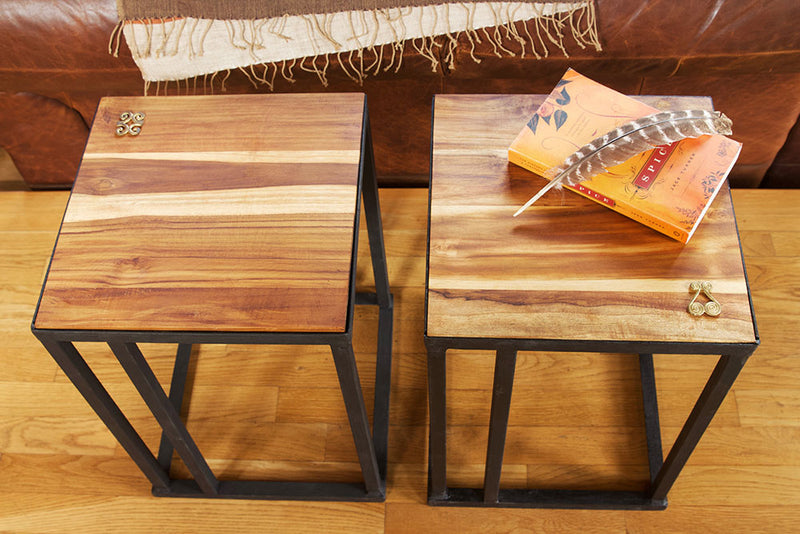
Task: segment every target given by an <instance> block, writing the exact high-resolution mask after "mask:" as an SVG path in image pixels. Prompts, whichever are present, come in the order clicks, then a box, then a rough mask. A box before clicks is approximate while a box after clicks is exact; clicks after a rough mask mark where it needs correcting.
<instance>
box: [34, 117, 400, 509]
mask: <svg viewBox="0 0 800 534" xmlns="http://www.w3.org/2000/svg"><path fill="white" fill-rule="evenodd" d="M363 117H364V118H363V126H362V138H361V161H360V163H359V178H358V194H357V197H356V199H357V201H356V211H355V221H354V238H353V250H352V259H351V267H350V296H349V301H348V311H347V321H346V327H345V331H344V332H342V333H319V332H309V333H305V332H303V333H291V332H165V331H158V330H153V331H138V332H134V331H100V330H53V329H37V328H36V327H35V326H32V331H33V333H34V335H35V336H36V337H37V338H38V339H39V340H40V341H41V343H42V344H43V345H44V346H45V348H46V349H47V350H48V352H49V353H50V354H51V356H52V357H53V358H54V359H55V361H56V362H57V363H58V365H59V366H60V367H61V369H62V370H63V371H64V373H65V374H66V375H67V377H68V378H69V379H70V380H71V381H72V383H73V384H74V385H75V386H76V387H77V389H78V390H79V391H80V393H81V394H82V395H83V397H84V398H85V399H86V401H87V402H88V403H89V405H90V406H91V407H92V408H93V409H94V411H95V412H96V413H97V415H98V416H100V418H101V419H102V420H103V422H104V423H105V424H106V426H107V427H108V428H109V430H111V432H112V433H113V435H114V437H115V438H116V439H117V440H118V441H119V443H120V444H121V445H122V447H123V448H124V449H125V450H126V452H127V453H128V454H129V455H130V456H131V458H132V459H133V460H134V462H135V463H136V464H137V466H138V467H139V468H140V469H141V471H142V472H143V473H144V474H145V476H147V478H148V479H149V480H150V482H151V483H152V485H153V494H154V495H156V496H168V497H204V498H238V499H276V500H330V501H373V502H380V501H383V500H384V499H385V497H386V463H387V442H388V433H389V389H390V382H391V365H392V362H391V360H392V317H393V299H392V295H391V293H390V290H389V278H388V271H387V265H386V256H385V250H384V244H383V230H382V223H381V215H380V204H379V197H378V184H377V177H376V173H375V161H374V154H373V149H372V140H371V134H370V128H369V118H368V115H367V108H366V102H365V105H364V114H363ZM362 198H363V202H364V212H365V219H366V222H367V232H368V236H369V245H370V256H371V260H372V270H373V273H374V277H375V288H376V291H375V292H374V293H356V290H355V285H356V284H355V277H356V262H357V256H358V233H359V219H360V203H361V199H362ZM40 299H41V298H40ZM40 303H41V300H40ZM362 304H366V305H376V306H378V307H379V315H378V341H377V355H376V367H375V369H376V371H375V398H374V408H373V425H372V428H370V424H369V419H368V416H367V410H366V406H365V403H364V397H363V394H362V390H361V382H360V380H359V376H358V370H357V368H356V361H355V356H354V353H353V345H352V333H353V314H354V308H355V306H356V305H362ZM37 313H38V305H37ZM85 341H94V342H105V343H107V344H108V345H109V347H110V348H111V350H112V352H113V354H114V355H115V356H116V358H117V360H118V361H119V362H120V364H121V365H122V367H123V368H124V370H125V372H126V373H127V374H128V376H129V377H130V379H131V381H132V383H133V384H134V386H135V387H136V389H137V390H138V392H139V394H140V395H141V396H142V398H143V400H144V401H145V403H146V404H147V406H148V408H149V409H150V411H151V412H152V413H153V415H154V417H155V418H156V420H157V421H158V423H159V425H160V426H161V428H162V431H163V432H162V438H161V445H160V448H159V451H158V456H157V457H156V456H154V455H153V453H152V452H151V451H150V449H149V448H148V447H147V445H146V444H145V443H144V441H143V440H142V438H141V436H139V434H138V433H137V432H136V430H135V429H134V428H133V426H132V425H131V424H130V422H129V421H128V419H127V418H126V417H125V415H124V414H123V413H122V411H121V410H120V408H119V407H118V406H117V404H116V403H115V402H114V400H113V399H112V398H111V396H110V395H109V394H108V392H107V391H106V389H105V388H104V386H103V385H102V384H101V383H100V381H99V379H98V378H97V377H96V376H95V374H94V373H93V372H92V370H91V369H90V368H89V366H88V364H87V363H86V361H85V360H84V359H83V357H82V356H81V354H80V353H79V352H78V350H77V349H76V347H75V346H74V344H73V343H74V342H85ZM138 343H176V344H178V349H177V353H176V358H175V366H174V370H173V374H172V380H171V384H170V388H169V392H168V393H167V392H165V391H164V389H163V388H162V387H161V385H160V384H159V382H158V380H157V379H156V377H155V375H154V374H153V371H152V369H151V368H150V366H149V365H148V363H147V361H146V360H145V358H144V356H143V355H142V353H141V351H140V350H139V347H138V345H137V344H138ZM207 343H208V344H213V343H221V344H265V345H267V344H282V345H284V344H291V345H328V346H330V349H331V353H332V355H333V360H334V363H335V366H336V371H337V375H338V378H339V385H340V387H341V390H342V396H343V398H344V403H345V407H346V410H347V415H348V419H349V422H350V428H351V431H352V434H353V439H354V442H355V447H356V452H357V454H358V459H359V463H360V466H361V472H362V475H363V483H361V484H359V483H342V482H291V481H268V480H261V481H256V480H231V481H228V480H218V479H217V477H216V476H215V475H214V473H213V472H212V471H211V469H210V467H209V466H208V463H207V462H206V459H205V458H204V457H203V455H202V453H201V452H200V450H199V448H198V447H197V445H196V444H195V442H194V440H193V439H192V436H191V435H190V434H189V432H188V430H187V429H186V425H185V424H184V422H183V420H182V419H181V416H180V407H181V404H182V402H183V398H184V395H185V394H186V393H187V392H186V391H185V384H186V379H187V374H188V369H189V363H190V358H191V349H192V345H193V344H207ZM173 449H174V451H176V452H177V453H178V455H179V456H180V458H181V459H182V460H183V462H184V463H185V465H186V467H187V469H188V470H189V472H190V473H191V475H192V477H193V479H189V480H185V479H172V478H171V477H170V465H171V462H172V455H173Z"/></svg>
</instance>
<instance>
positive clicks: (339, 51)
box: [109, 0, 601, 93]
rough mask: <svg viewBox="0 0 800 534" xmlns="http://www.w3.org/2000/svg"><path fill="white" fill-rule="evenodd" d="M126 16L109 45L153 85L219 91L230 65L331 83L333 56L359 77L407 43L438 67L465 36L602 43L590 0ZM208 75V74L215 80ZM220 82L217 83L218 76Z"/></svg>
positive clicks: (292, 1)
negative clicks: (123, 50)
mask: <svg viewBox="0 0 800 534" xmlns="http://www.w3.org/2000/svg"><path fill="white" fill-rule="evenodd" d="M117 8H118V12H119V17H120V22H119V24H118V25H117V28H116V29H115V30H114V32H113V33H112V35H111V38H110V41H109V52H110V53H112V54H114V55H117V54H118V52H119V48H120V40H121V38H122V36H124V38H125V41H126V43H127V44H128V48H129V49H130V50H131V54H132V56H133V59H134V61H135V62H136V64H137V65H138V67H139V69H140V70H141V72H142V77H143V79H144V80H145V93H148V91H150V90H151V87H150V86H151V85H152V84H153V83H155V84H156V93H158V92H159V91H161V86H162V84H163V85H164V86H165V87H166V85H167V84H168V83H169V82H172V81H174V82H176V83H177V85H178V87H180V83H181V82H183V83H184V84H185V85H184V87H185V88H186V90H187V91H188V87H189V84H190V83H191V84H193V85H194V86H195V87H196V86H197V83H198V77H202V84H203V87H204V91H205V88H206V86H207V84H210V85H209V87H210V89H211V90H212V91H213V90H214V87H215V83H216V85H217V86H218V87H219V89H221V90H224V89H225V80H226V79H227V77H228V76H229V75H230V72H231V71H232V70H236V69H238V70H239V71H241V72H243V73H244V74H245V75H246V76H247V77H248V78H249V79H250V81H251V82H252V83H253V84H254V85H255V86H256V87H258V86H259V85H262V84H263V85H266V86H268V87H269V88H270V89H272V88H273V87H274V84H275V80H276V78H278V75H279V74H280V77H282V78H284V79H285V80H287V81H289V82H292V81H294V77H295V75H296V72H298V71H306V72H311V73H314V74H315V75H316V76H318V77H319V79H320V82H321V83H322V84H323V85H327V70H328V67H329V65H330V64H331V63H332V61H331V60H332V59H335V60H336V62H335V63H336V64H337V65H338V67H339V68H341V70H342V71H343V72H344V73H345V74H346V75H347V76H348V77H350V78H351V79H352V80H353V81H354V82H356V83H357V84H362V83H363V81H364V79H366V78H367V77H368V76H374V75H377V74H379V73H381V72H387V71H394V72H397V71H398V70H399V69H400V68H401V66H402V61H403V52H404V51H405V50H406V47H412V48H413V50H415V51H416V52H417V53H419V54H420V55H421V56H423V57H425V58H427V59H428V60H429V61H430V64H431V69H432V70H433V71H434V72H435V71H437V69H439V68H442V67H444V68H447V69H451V70H452V69H454V68H455V67H456V63H455V58H456V51H457V48H458V46H459V43H466V45H467V46H468V49H469V51H470V52H469V53H470V56H471V57H472V59H473V60H474V61H476V62H480V61H481V60H480V59H479V58H478V57H477V56H476V55H475V54H474V52H475V46H476V44H480V43H483V42H488V43H489V44H490V46H491V47H492V48H493V51H494V53H495V55H497V56H503V55H506V56H523V57H524V56H525V55H526V54H527V55H532V56H535V57H537V58H541V57H545V56H547V55H548V54H549V53H550V52H551V49H553V50H554V51H558V52H560V53H562V54H564V55H565V56H566V55H568V54H567V50H566V46H565V42H564V41H565V36H566V35H571V37H572V40H573V41H574V43H576V44H577V45H578V46H579V47H581V48H586V47H592V48H594V49H595V50H597V51H598V52H599V51H600V50H601V47H600V41H599V38H598V35H597V25H596V18H595V8H594V3H593V0H576V1H572V2H538V1H515V2H446V1H445V2H443V1H442V0H403V1H402V2H398V1H397V0H394V1H392V0H340V1H333V0H246V1H237V2H223V1H219V0H218V1H210V0H117ZM209 77H210V80H209V79H208V78H209ZM215 80H216V81H215Z"/></svg>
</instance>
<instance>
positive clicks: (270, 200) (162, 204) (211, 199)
mask: <svg viewBox="0 0 800 534" xmlns="http://www.w3.org/2000/svg"><path fill="white" fill-rule="evenodd" d="M354 205H355V189H354V188H353V187H352V186H339V185H337V186H326V187H325V188H321V187H317V186H313V185H311V186H305V185H295V186H279V187H268V188H248V189H236V190H216V191H193V192H180V193H152V194H140V195H113V196H95V195H82V194H75V195H73V196H72V198H70V202H69V209H68V210H67V213H66V216H65V217H64V222H65V223H73V222H80V221H92V220H113V219H117V218H121V217H130V216H144V217H148V216H149V217H197V215H198V214H202V216H201V218H203V219H206V218H209V217H225V216H236V217H248V216H253V215H279V214H283V215H289V214H294V213H320V214H324V213H341V214H350V213H353V212H354Z"/></svg>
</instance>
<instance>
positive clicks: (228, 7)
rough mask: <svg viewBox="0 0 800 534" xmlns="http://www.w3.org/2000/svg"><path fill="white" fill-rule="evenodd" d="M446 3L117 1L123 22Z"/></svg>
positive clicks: (387, 0)
mask: <svg viewBox="0 0 800 534" xmlns="http://www.w3.org/2000/svg"><path fill="white" fill-rule="evenodd" d="M443 3H446V2H443V1H442V0H402V2H398V1H397V0H339V1H334V0H247V1H239V2H219V1H216V0H215V1H211V0H117V11H118V13H119V18H120V19H121V20H139V19H149V18H165V17H173V16H181V17H196V18H205V19H259V18H272V17H280V16H283V15H308V14H312V13H337V12H340V11H372V10H375V9H391V8H403V7H418V6H429V5H436V4H443Z"/></svg>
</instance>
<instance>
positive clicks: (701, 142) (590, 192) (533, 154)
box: [508, 69, 741, 243]
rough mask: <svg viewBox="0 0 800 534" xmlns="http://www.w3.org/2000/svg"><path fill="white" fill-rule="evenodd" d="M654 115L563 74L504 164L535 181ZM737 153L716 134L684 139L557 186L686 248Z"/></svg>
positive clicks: (619, 96) (580, 78) (630, 100)
mask: <svg viewBox="0 0 800 534" xmlns="http://www.w3.org/2000/svg"><path fill="white" fill-rule="evenodd" d="M658 111H659V110H657V109H655V108H653V107H651V106H648V105H646V104H644V103H642V102H639V101H638V100H635V99H633V98H631V97H628V96H625V95H623V94H622V93H619V92H617V91H614V90H613V89H610V88H608V87H606V86H604V85H602V84H599V83H597V82H595V81H593V80H590V79H589V78H586V77H585V76H582V75H581V74H579V73H577V72H575V71H574V70H572V69H569V70H568V71H567V72H566V74H564V76H563V78H562V79H561V80H560V81H559V82H558V84H557V85H556V87H555V89H554V90H553V92H552V93H550V95H549V96H548V97H547V99H546V100H545V101H544V103H542V105H541V106H540V107H539V109H538V110H537V111H536V113H535V114H534V115H533V117H532V118H531V119H530V120H529V121H528V123H527V124H526V125H525V126H524V127H523V128H522V131H520V133H519V135H518V136H517V138H516V139H515V140H514V142H513V143H512V144H511V146H510V147H509V149H508V159H509V161H510V162H511V163H514V164H517V165H519V166H521V167H524V168H526V169H528V170H530V171H533V172H535V173H537V174H540V175H541V174H543V173H544V172H545V171H546V170H547V169H549V168H551V167H555V166H557V165H559V164H561V162H563V161H564V160H565V159H566V158H567V157H568V156H569V155H570V154H572V153H573V152H575V151H576V150H578V149H579V148H580V147H582V146H583V145H585V144H586V143H588V142H590V141H592V140H593V139H594V138H596V137H599V136H601V135H603V134H604V133H606V132H608V131H610V130H613V129H614V128H616V127H618V126H620V125H622V124H624V123H626V122H629V121H631V120H635V119H638V118H641V117H644V116H647V115H651V114H653V113H657V112H658ZM740 150H741V143H738V142H736V141H733V140H731V139H728V138H727V137H724V136H721V135H704V136H702V137H698V138H690V139H684V140H682V141H678V142H676V143H672V144H670V145H665V146H660V147H657V148H655V149H653V150H649V151H647V152H643V153H641V154H638V155H636V156H634V157H633V158H631V159H629V160H628V161H626V162H625V163H622V164H620V165H616V166H614V167H611V168H609V169H607V170H606V172H604V173H601V174H598V175H597V176H594V177H593V178H591V179H589V180H585V181H583V182H580V183H578V184H576V185H572V186H565V187H567V188H569V189H571V190H573V191H575V192H577V193H579V194H581V195H583V196H585V197H587V198H590V199H592V200H594V201H596V202H599V203H601V204H603V205H604V206H606V207H608V208H610V209H613V210H614V211H617V212H619V213H621V214H622V215H625V216H627V217H630V218H631V219H633V220H635V221H638V222H640V223H642V224H644V225H646V226H649V227H650V228H653V229H654V230H656V231H659V232H661V233H662V234H665V235H667V236H669V237H671V238H673V239H676V240H678V241H680V242H682V243H686V242H688V241H689V239H690V238H691V237H692V235H693V234H694V232H695V230H696V229H697V226H698V225H699V224H700V221H701V220H702V218H703V216H704V215H705V213H706V211H707V209H708V207H709V205H710V204H711V202H713V200H714V198H715V197H716V194H717V193H718V192H719V189H720V187H721V186H722V184H723V183H724V181H725V178H726V177H727V175H728V173H729V172H730V170H731V168H732V167H733V164H734V163H735V162H736V159H737V158H738V156H739V151H740ZM543 185H544V184H543Z"/></svg>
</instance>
